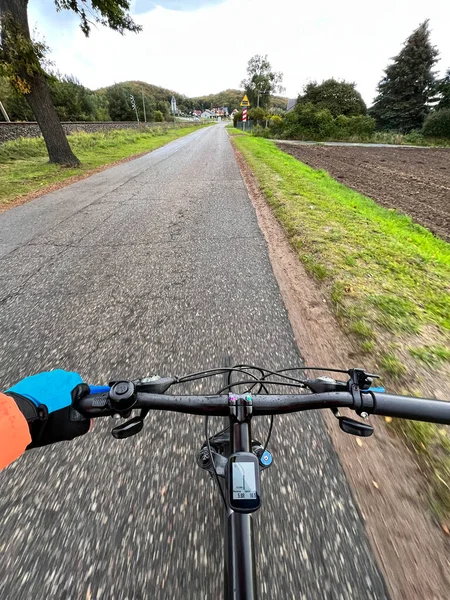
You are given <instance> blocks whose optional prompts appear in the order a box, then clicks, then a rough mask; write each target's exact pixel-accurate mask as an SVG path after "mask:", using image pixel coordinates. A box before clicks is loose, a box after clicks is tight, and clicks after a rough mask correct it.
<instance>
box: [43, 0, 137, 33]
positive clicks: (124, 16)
mask: <svg viewBox="0 0 450 600" xmlns="http://www.w3.org/2000/svg"><path fill="white" fill-rule="evenodd" d="M54 2H55V5H56V10H57V11H60V10H70V11H73V12H74V13H75V14H77V15H78V16H79V17H80V27H81V31H82V32H83V33H84V35H85V36H88V35H89V33H90V31H91V26H92V21H94V23H98V24H100V25H105V26H107V27H109V28H110V29H113V30H114V31H118V32H119V33H122V34H123V33H125V31H134V32H135V33H138V32H139V31H141V30H142V27H141V26H140V25H136V23H135V22H134V21H133V19H132V18H131V17H130V15H129V10H130V5H131V2H130V1H129V0H90V2H89V6H86V4H87V3H86V0H54Z"/></svg>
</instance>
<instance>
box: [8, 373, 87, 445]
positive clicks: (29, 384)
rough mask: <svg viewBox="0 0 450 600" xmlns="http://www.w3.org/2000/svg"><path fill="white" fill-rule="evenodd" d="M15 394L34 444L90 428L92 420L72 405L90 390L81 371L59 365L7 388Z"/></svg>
mask: <svg viewBox="0 0 450 600" xmlns="http://www.w3.org/2000/svg"><path fill="white" fill-rule="evenodd" d="M4 393H5V394H7V395H8V396H11V397H12V398H14V400H15V401H16V403H17V406H18V407H19V409H20V410H21V412H22V414H23V415H24V417H25V418H26V420H27V421H28V424H29V426H30V434H31V439H32V441H31V444H30V445H29V446H28V447H27V450H28V449H30V448H37V447H39V446H46V445H47V444H53V443H55V442H62V441H64V440H72V439H73V438H75V437H77V436H79V435H83V434H85V433H87V432H88V431H89V427H90V420H89V419H85V418H84V417H82V416H81V415H80V414H79V413H78V412H76V411H75V410H74V409H73V408H72V401H73V400H77V399H78V398H80V397H82V396H85V395H87V394H89V386H88V385H87V384H86V383H83V380H82V379H81V377H80V375H78V373H73V372H69V371H63V370H61V369H57V370H55V371H48V372H44V373H38V374H37V375H31V376H30V377H25V379H22V380H21V381H19V382H18V383H16V385H13V386H12V387H11V388H9V389H8V390H6V392H4Z"/></svg>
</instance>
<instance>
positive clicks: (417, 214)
mask: <svg viewBox="0 0 450 600" xmlns="http://www.w3.org/2000/svg"><path fill="white" fill-rule="evenodd" d="M278 146H279V147H280V148H281V149H282V150H284V151H285V152H287V153H288V154H291V155H292V156H294V157H295V158H297V159H298V160H300V161H302V162H303V163H305V164H307V165H309V166H311V167H312V168H313V169H324V170H325V171H327V172H328V173H329V174H330V175H331V176H332V177H334V178H335V179H337V180H339V181H340V182H341V183H343V184H345V185H347V186H348V187H351V188H353V189H354V190H357V191H358V192H361V193H362V194H364V195H365V196H369V197H370V198H372V199H373V200H375V201H376V202H377V203H378V204H381V205H382V206H385V207H387V208H395V209H397V210H399V211H402V212H404V213H406V214H408V215H409V216H410V217H412V218H413V219H414V220H415V221H416V222H417V223H420V224H421V225H423V226H424V227H426V228H427V229H429V230H430V231H432V232H433V233H434V234H435V235H437V236H439V237H441V238H442V239H444V240H446V241H447V242H450V148H366V147H348V146H313V145H293V144H287V143H286V144H283V143H279V144H278Z"/></svg>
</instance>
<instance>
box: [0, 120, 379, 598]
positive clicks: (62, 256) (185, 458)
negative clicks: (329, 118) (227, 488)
mask: <svg viewBox="0 0 450 600" xmlns="http://www.w3.org/2000/svg"><path fill="white" fill-rule="evenodd" d="M0 226H1V246H0V249H1V259H0V265H1V267H0V281H1V286H0V293H1V298H0V301H1V342H0V372H1V381H2V384H3V386H7V385H9V384H12V383H14V382H15V381H17V380H18V379H20V378H21V377H23V376H25V375H28V374H30V373H33V372H36V371H40V370H44V369H52V368H55V367H61V368H65V369H73V370H77V371H79V372H80V373H81V374H82V375H83V377H84V378H85V380H86V381H88V382H90V383H104V382H106V381H108V380H110V379H111V378H112V379H114V378H123V377H130V378H131V377H135V376H139V375H146V374H149V373H157V374H166V375H170V374H177V375H181V374H183V373H186V372H189V371H192V370H195V369H203V368H208V367H214V366H217V365H219V366H220V365H222V364H223V363H224V360H225V358H226V356H229V355H232V356H233V357H234V359H235V360H236V361H242V362H251V363H254V364H261V365H265V366H267V367H269V368H281V367H283V366H292V365H299V364H300V361H301V358H300V354H299V352H298V350H297V347H296V345H295V342H294V337H293V333H292V330H291V327H290V324H289V321H288V317H287V313H286V310H285V307H284V305H283V303H282V300H281V297H280V292H279V289H278V287H277V284H276V281H275V278H274V275H273V272H272V268H271V265H270V262H269V259H268V254H267V248H266V244H265V241H264V239H263V236H262V234H261V232H260V230H259V228H258V225H257V221H256V216H255V213H254V209H253V207H252V205H251V202H250V200H249V198H248V195H247V191H246V188H245V186H244V183H243V181H242V178H241V175H240V172H239V169H238V166H237V163H236V160H235V157H234V154H233V150H232V148H231V145H230V141H229V139H228V135H227V133H226V131H225V129H224V128H223V127H222V126H215V127H212V128H207V129H204V130H201V131H198V132H195V133H193V134H191V135H190V136H188V137H185V138H182V139H180V140H177V141H174V142H172V143H171V144H169V145H167V146H165V147H164V148H161V149H159V150H156V151H154V152H152V153H151V154H148V155H146V156H144V157H141V158H139V159H137V160H135V161H132V162H129V163H126V164H123V165H120V166H117V167H114V168H112V169H110V170H108V171H104V172H102V173H98V174H96V175H94V176H92V177H90V178H89V179H85V180H83V181H80V182H78V183H75V184H74V185H71V186H69V187H66V188H64V189H62V190H59V191H57V192H54V193H52V194H48V195H47V196H43V197H41V198H39V199H36V200H34V201H32V202H29V203H27V204H24V205H22V206H20V207H17V208H14V209H12V210H10V211H8V212H6V213H4V214H1V215H0ZM216 385H217V384H216ZM193 389H195V390H197V391H198V390H200V389H202V390H206V389H207V390H208V391H214V390H213V389H212V388H211V387H208V386H206V385H204V384H203V386H199V385H197V386H195V387H194V386H193V387H192V388H191V390H193ZM255 420H256V419H255ZM215 425H216V426H218V425H219V424H218V423H216V424H215ZM213 426H214V423H213V424H212V425H211V428H212V427H213ZM111 427H112V424H111V423H110V422H109V420H106V422H102V423H98V422H97V423H96V425H95V427H94V431H93V432H92V433H90V434H89V435H86V436H84V437H83V438H80V439H78V440H75V441H74V442H72V443H62V444H59V445H58V446H54V447H47V448H44V449H39V450H34V451H31V452H29V453H26V455H25V456H23V457H21V458H20V459H19V460H18V461H17V462H16V463H14V464H13V465H12V466H11V467H9V468H8V469H6V470H5V471H4V472H3V473H2V474H1V490H2V492H1V500H0V503H1V509H2V510H1V515H2V518H1V527H0V548H1V578H0V598H1V599H2V600H6V599H14V600H22V599H27V600H28V599H30V600H31V599H33V600H41V599H48V598H52V599H53V598H55V599H58V600H69V599H70V600H74V599H75V598H76V599H82V600H95V599H100V598H101V599H108V600H109V599H111V600H112V599H115V600H119V599H121V600H125V599H130V600H131V599H133V600H139V599H144V598H149V599H150V598H151V599H155V600H156V599H161V600H162V599H164V600H167V599H178V598H180V599H181V598H182V599H192V600H194V599H195V600H200V599H217V598H221V597H222V595H221V594H222V536H221V518H220V517H221V514H220V503H219V498H218V495H217V493H216V492H215V491H214V489H213V487H212V485H211V483H210V481H209V478H208V476H207V475H206V474H205V473H204V472H203V471H201V470H200V469H198V468H197V466H196V464H195V453H196V451H197V450H198V449H199V447H200V446H201V444H202V443H203V420H202V419H201V418H199V417H195V416H186V415H179V414H170V413H162V412H156V411H155V412H154V413H152V414H150V415H149V416H148V417H147V419H146V422H145V427H144V431H143V433H142V434H141V435H138V436H136V437H133V438H130V439H128V440H124V441H116V440H114V439H113V438H112V437H111V435H110V433H109V431H110V429H111ZM266 428H267V422H266V420H265V419H261V423H260V426H259V428H258V425H256V435H258V429H259V431H260V435H261V436H262V435H263V432H264V431H265V430H266ZM271 449H272V452H273V455H274V466H273V467H272V468H271V469H270V470H269V471H268V472H267V473H264V474H263V481H262V484H263V488H262V490H263V494H264V506H263V509H262V510H261V511H260V513H259V514H258V515H257V517H256V524H257V532H258V533H257V548H258V550H257V562H258V574H259V578H260V595H261V598H277V599H280V600H281V599H294V598H295V599H305V600H315V599H322V598H323V599H330V600H350V599H358V600H364V599H382V598H386V597H387V596H386V592H385V587H384V584H383V580H382V578H381V576H380V574H379V572H378V570H377V567H376V565H375V563H374V558H373V555H372V553H371V550H370V549H369V545H368V542H367V539H366V535H365V532H364V528H363V524H362V520H361V517H360V514H359V512H358V511H357V509H356V508H355V505H354V501H353V499H352V494H351V492H350V490H349V487H348V485H347V483H346V480H345V477H344V475H343V472H342V469H341V466H340V463H339V460H338V458H337V456H336V454H335V452H334V450H333V448H332V446H331V443H330V440H329V437H328V435H327V433H326V432H325V428H324V425H323V423H322V418H321V416H320V414H303V415H294V416H284V417H278V418H276V421H275V429H274V435H273V442H272V444H271Z"/></svg>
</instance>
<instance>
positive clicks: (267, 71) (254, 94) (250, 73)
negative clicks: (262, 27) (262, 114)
mask: <svg viewBox="0 0 450 600" xmlns="http://www.w3.org/2000/svg"><path fill="white" fill-rule="evenodd" d="M282 81H283V74H282V73H280V72H278V71H273V70H272V65H271V64H270V62H269V60H268V58H267V55H265V56H262V55H260V54H255V56H253V57H252V58H251V59H250V60H249V61H248V64H247V77H246V79H243V80H242V82H241V85H242V86H243V87H244V89H245V93H246V94H247V96H248V98H249V100H250V103H251V106H253V107H258V108H259V107H261V108H267V107H268V106H270V100H271V96H272V95H273V94H275V93H276V92H281V91H283V89H284V88H283V86H282Z"/></svg>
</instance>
